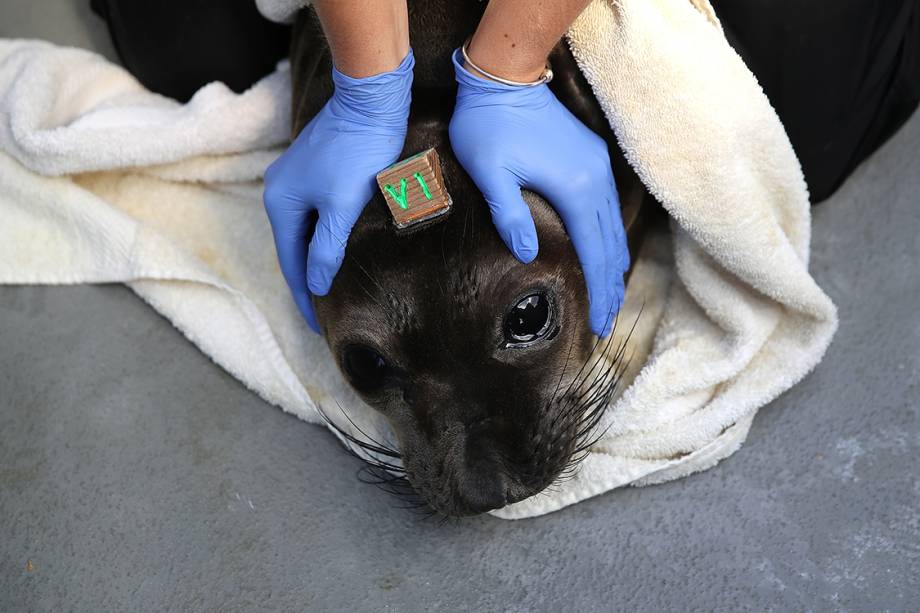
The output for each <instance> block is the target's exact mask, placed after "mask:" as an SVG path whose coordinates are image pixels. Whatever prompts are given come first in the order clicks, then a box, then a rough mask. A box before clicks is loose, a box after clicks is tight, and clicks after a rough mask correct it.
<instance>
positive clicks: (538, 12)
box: [468, 0, 590, 81]
mask: <svg viewBox="0 0 920 613" xmlns="http://www.w3.org/2000/svg"><path fill="white" fill-rule="evenodd" d="M589 1H590V0H491V2H489V6H488V7H486V11H485V14H484V15H483V16H482V21H480V22H479V27H478V28H477V29H476V33H475V34H474V35H473V39H472V40H471V41H470V46H469V48H468V52H469V56H470V59H471V60H472V61H473V63H474V64H476V65H477V66H480V67H482V69H483V70H487V71H489V72H490V73H492V74H494V75H496V76H499V77H502V78H503V79H511V80H513V81H533V80H535V79H537V78H539V77H540V75H541V74H542V73H543V68H544V66H545V64H546V58H547V56H548V55H549V53H550V51H552V49H553V47H554V46H556V43H557V42H559V39H560V38H562V35H563V34H565V31H566V30H567V29H568V28H569V26H570V25H572V22H573V21H575V19H576V18H577V17H578V15H580V14H581V12H582V11H583V10H584V8H585V7H586V6H587V5H588V2H589Z"/></svg>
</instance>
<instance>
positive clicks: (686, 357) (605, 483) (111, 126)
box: [0, 0, 837, 518]
mask: <svg viewBox="0 0 920 613" xmlns="http://www.w3.org/2000/svg"><path fill="white" fill-rule="evenodd" d="M288 4H291V3H290V2H288ZM292 6H293V5H292ZM276 16H278V15H276ZM569 41H570V44H571V46H572V48H573V51H574V53H575V56H576V58H577V59H578V61H579V63H580V65H581V67H582V69H583V70H584V72H585V74H586V75H587V77H588V80H589V81H590V82H591V84H592V86H593V87H594V89H595V92H596V93H597V95H598V98H599V99H600V100H601V103H602V106H603V107H604V109H605V111H606V112H607V114H608V117H609V119H610V121H611V124H612V126H613V127H614V129H615V131H616V133H617V135H618V137H619V139H620V142H621V144H622V145H623V147H624V149H625V151H626V154H627V157H628V159H629V160H630V162H631V163H632V164H633V166H634V167H635V168H636V169H637V171H638V172H639V174H640V176H641V177H642V179H643V181H644V182H645V183H646V185H647V186H648V187H649V189H650V190H651V191H652V192H653V193H654V194H655V195H656V196H657V197H658V198H659V200H660V201H661V202H662V203H663V204H664V206H665V207H666V208H667V210H668V212H669V213H670V214H671V216H672V218H673V220H674V221H673V222H672V236H673V241H672V243H671V245H670V249H669V250H668V249H665V250H664V251H665V254H664V255H663V256H662V255H660V254H659V255H655V254H654V253H652V255H650V256H648V257H641V258H640V261H639V262H637V264H636V272H635V274H634V277H633V280H632V281H631V284H630V289H629V292H628V295H627V305H626V307H625V308H624V319H625V321H627V322H628V321H630V319H631V316H632V314H633V313H635V312H636V310H637V303H638V302H641V300H642V299H643V298H645V297H646V296H651V297H652V301H651V308H650V309H647V311H646V315H644V316H643V325H644V326H646V329H647V330H646V332H645V333H640V334H639V335H638V336H637V337H636V338H635V341H634V342H635V345H636V347H637V350H638V354H639V358H640V359H639V360H638V365H640V366H642V370H641V372H640V373H639V374H638V376H637V377H636V378H635V379H634V381H633V382H632V384H631V385H630V386H629V388H628V389H627V390H626V391H625V392H624V393H623V395H622V396H621V397H619V398H618V399H617V400H616V401H615V403H614V405H613V406H612V407H611V408H610V410H609V411H608V412H607V417H606V423H605V424H604V425H608V426H609V430H608V431H607V434H606V435H605V436H604V438H603V439H602V440H601V441H600V442H599V443H598V444H597V445H596V447H595V448H594V449H593V450H592V453H591V454H590V455H589V457H588V458H587V459H586V460H585V462H584V463H583V464H582V467H581V469H580V471H579V472H578V473H577V475H576V477H575V478H574V479H572V480H570V481H567V482H565V483H563V484H562V485H561V486H560V487H559V489H558V490H555V491H553V492H545V493H542V494H540V495H537V496H535V497H533V498H531V499H529V500H526V501H523V502H521V503H518V504H515V505H512V506H510V507H507V508H505V509H502V510H500V511H498V512H496V513H495V514H496V515H498V516H500V517H506V518H519V517H526V516H532V515H539V514H542V513H547V512H549V511H552V510H555V509H558V508H561V507H563V506H565V505H568V504H572V503H574V502H577V501H579V500H582V499H584V498H587V497H589V496H593V495H596V494H599V493H601V492H604V491H606V490H609V489H611V488H614V487H618V486H622V485H626V484H645V483H653V482H660V481H665V480H668V479H674V478H677V477H680V476H684V475H687V474H689V473H691V472H694V471H698V470H702V469H704V468H707V467H710V466H712V465H713V464H715V463H716V462H717V461H718V460H720V459H721V458H724V457H726V456H727V455H729V454H731V453H732V452H734V451H735V450H736V449H737V448H738V447H739V446H740V444H741V443H742V442H743V440H744V438H745V436H746V435H747V432H748V428H749V427H750V424H751V421H752V419H753V417H754V414H755V412H756V411H757V409H758V408H759V407H761V406H763V405H764V404H766V403H767V402H769V401H770V400H771V399H772V398H774V397H776V396H777V395H778V394H780V393H782V392H783V391H784V390H786V389H788V388H789V387H790V386H792V385H793V384H795V383H796V382H797V381H798V380H800V379H801V378H802V377H803V376H805V374H807V373H808V372H809V371H810V370H811V369H812V368H813V367H814V366H815V364H817V363H818V361H819V360H820V359H821V357H822V355H823V353H824V351H825V349H826V348H827V345H828V344H829V342H830V340H831V338H832V336H833V333H834V330H835V329H836V325H837V317H836V311H835V308H834V305H833V304H832V303H831V301H830V300H829V299H828V298H827V296H825V294H824V293H823V292H822V291H821V289H820V288H818V287H817V285H816V284H815V283H814V281H813V280H812V278H811V277H810V276H809V274H808V269H807V267H808V250H809V238H810V233H811V226H810V211H809V204H808V196H807V193H806V189H805V184H804V181H803V179H802V175H801V171H800V168H799V165H798V163H797V161H796V158H795V156H794V154H793V152H792V149H791V147H790V145H789V142H788V139H787V138H786V136H785V134H784V132H783V129H782V126H781V125H780V122H779V121H778V119H777V117H776V115H775V113H774V112H773V110H772V109H771V108H770V105H769V103H768V102H767V100H766V98H765V97H764V95H763V93H762V92H761V90H760V88H759V87H758V86H757V83H756V81H755V79H754V77H753V76H752V75H751V74H750V72H749V71H748V70H747V69H746V68H745V67H744V65H743V64H742V62H741V60H740V59H739V58H738V57H737V56H736V55H735V53H734V52H733V51H732V50H731V49H730V48H729V46H728V45H727V43H726V42H725V40H724V38H723V36H722V34H721V31H720V29H719V27H718V24H717V22H716V21H715V17H714V15H713V13H712V11H711V9H710V8H709V5H708V3H707V2H705V1H704V0H695V1H694V2H692V3H691V2H688V0H618V1H617V2H611V0H595V1H594V3H593V4H591V5H590V6H589V8H588V9H587V10H586V11H585V13H584V14H583V15H582V16H581V17H580V18H579V19H578V21H577V22H576V23H575V24H574V25H573V27H572V29H571V31H570V32H569ZM288 81H289V79H288V74H287V72H286V68H285V67H283V66H282V67H281V68H279V71H278V72H277V73H276V74H273V75H271V76H269V77H267V78H266V79H265V80H263V81H262V82H260V83H259V84H258V85H256V86H255V87H254V88H253V89H252V90H250V91H248V92H246V93H244V94H242V95H234V94H233V93H232V92H230V91H229V90H227V89H226V88H224V87H222V86H221V85H216V84H212V85H210V86H208V87H206V88H203V89H202V90H201V91H200V92H199V93H198V94H197V95H196V96H195V98H193V99H192V101H191V102H189V103H188V104H187V105H185V106H181V105H179V104H178V103H175V102H172V101H170V100H166V99H164V98H161V97H159V96H156V95H153V94H150V93H148V92H145V91H144V90H142V89H141V88H140V86H139V85H137V84H136V82H135V81H134V80H133V79H132V78H131V77H130V76H129V75H127V74H126V73H124V71H122V70H121V69H119V68H117V67H114V66H111V65H109V64H106V63H105V62H104V60H102V59H101V58H98V57H96V56H93V55H92V54H89V53H86V52H82V51H76V50H71V49H56V48H54V47H51V46H50V45H46V44H42V43H36V42H8V41H7V42H0V91H2V92H3V94H0V96H2V98H0V116H2V120H0V147H2V150H3V151H4V152H5V153H4V154H0V282H2V283H83V282H107V281H121V282H126V283H128V284H129V285H130V286H131V287H132V288H133V289H134V290H135V291H136V292H137V293H138V294H140V295H141V296H142V297H143V298H144V299H145V300H147V301H148V302H149V303H150V304H151V305H153V306H154V308H156V309H157V310H158V311H160V312H161V313H163V314H164V315H165V316H166V317H167V318H169V319H170V320H171V321H172V322H173V323H174V324H175V325H176V326H177V327H179V328H180V329H181V330H183V332H185V334H186V335H187V336H188V337H189V338H190V339H191V340H192V341H193V342H195V343H196V344H197V345H198V346H199V347H201V348H202V350H203V351H205V352H206V353H207V354H208V355H210V356H211V357H212V358H213V359H214V360H215V361H216V362H217V363H218V364H220V365H221V366H223V367H224V368H226V369H227V370H228V371H230V372H231V373H232V374H233V375H234V376H236V377H238V378H239V379H240V380H242V381H243V382H244V383H246V385H248V386H249V387H251V388H252V389H254V390H255V391H257V392H258V393H259V394H260V395H262V396H263V397H264V398H266V399H267V400H268V401H270V402H273V403H276V404H278V405H279V406H281V407H282V408H284V409H285V410H287V411H290V412H292V413H294V414H296V415H298V416H300V417H302V418H303V419H306V420H308V421H317V416H316V413H315V406H316V404H320V406H322V407H323V408H324V409H325V410H326V411H327V412H328V413H330V414H332V415H335V414H336V413H337V408H336V403H335V401H334V400H337V401H338V402H340V403H341V404H342V405H343V406H345V407H348V408H349V409H350V411H351V413H352V414H353V415H356V416H357V418H358V420H359V423H361V424H362V426H363V427H364V428H365V429H368V428H369V429H371V430H373V431H375V432H379V431H380V430H378V428H380V427H381V425H382V424H381V421H382V420H381V419H380V418H379V417H377V416H376V415H375V414H374V413H373V412H372V411H370V410H369V409H366V408H363V407H362V406H361V404H360V403H359V401H358V400H357V398H356V397H355V396H354V394H352V393H351V392H350V391H349V389H348V388H347V387H346V386H345V385H344V383H343V382H342V379H341V377H340V376H339V375H338V373H337V372H336V369H335V367H334V365H333V363H332V360H331V359H330V356H329V355H328V350H327V349H326V348H325V345H324V343H323V341H322V340H321V339H319V338H317V337H315V336H313V335H311V334H310V333H309V332H308V330H307V329H306V326H305V324H303V323H302V322H301V320H300V318H299V316H298V314H297V312H296V309H295V307H294V305H293V303H292V301H291V300H290V298H289V297H288V293H287V289H286V287H285V286H284V282H283V280H282V278H281V276H280V273H279V271H278V267H277V263H276V262H275V255H274V252H273V248H272V242H271V237H270V232H269V228H268V223H267V221H266V220H265V218H264V213H263V211H262V206H261V201H260V187H259V184H258V182H257V180H258V178H259V177H260V175H261V172H262V170H263V169H264V167H265V166H266V165H267V163H268V161H269V160H270V159H272V157H273V156H274V155H276V154H277V153H278V149H272V147H278V146H281V145H282V144H283V143H284V140H285V137H286V131H287V124H288V113H289V106H288V97H289V93H290V92H289V82H288ZM92 171H99V172H92ZM55 175H56V176H57V177H55ZM657 248H658V250H659V252H660V245H657ZM655 249H656V245H655V243H654V242H653V243H652V244H651V246H650V249H649V250H648V251H649V252H654V251H655ZM671 256H672V257H673V262H674V264H673V271H674V274H673V276H669V272H670V270H671V267H670V266H669V265H668V264H667V262H668V261H669V257H671ZM668 279H672V282H671V283H670V288H669V291H668V292H667V294H666V295H667V303H666V304H665V305H664V307H663V314H662V315H661V317H660V325H658V327H657V332H656V333H655V335H654V345H653V347H652V348H651V354H650V355H649V356H648V359H647V360H645V359H642V358H643V354H644V350H643V346H644V345H645V344H648V343H650V341H651V335H652V332H653V331H654V327H655V324H657V323H658V322H659V317H658V316H657V315H656V314H655V311H656V306H657V305H656V303H655V298H656V296H659V297H663V296H664V295H665V292H663V291H662V289H661V287H660V285H661V283H663V282H667V281H668ZM656 284H657V285H656Z"/></svg>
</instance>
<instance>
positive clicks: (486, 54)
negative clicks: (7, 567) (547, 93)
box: [465, 30, 547, 83]
mask: <svg viewBox="0 0 920 613" xmlns="http://www.w3.org/2000/svg"><path fill="white" fill-rule="evenodd" d="M466 53H467V56H468V57H469V58H470V60H471V61H472V62H473V63H474V64H475V65H476V66H470V65H469V63H468V62H467V63H465V67H466V68H468V69H471V72H473V71H475V73H476V74H477V75H481V76H482V77H484V78H487V79H490V80H493V79H491V78H490V77H489V75H488V74H485V73H484V72H482V71H479V70H477V69H476V67H477V66H478V67H481V68H482V69H483V70H484V71H488V72H489V73H491V74H493V75H495V76H497V77H500V78H502V79H507V80H509V81H517V82H520V83H530V82H533V81H536V80H538V79H539V78H540V77H541V76H542V75H543V73H544V70H545V69H546V60H547V54H546V53H544V52H543V51H542V50H541V49H538V48H536V47H533V46H528V45H526V44H523V43H522V44H521V45H519V46H518V45H517V44H516V43H507V41H496V40H495V39H494V37H492V36H490V35H489V34H488V33H485V34H483V33H481V32H480V31H478V30H477V32H476V33H475V34H473V37H472V38H471V39H470V41H469V43H468V44H467V46H466Z"/></svg>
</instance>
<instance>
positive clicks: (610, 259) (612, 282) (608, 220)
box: [597, 203, 622, 336]
mask: <svg viewBox="0 0 920 613" xmlns="http://www.w3.org/2000/svg"><path fill="white" fill-rule="evenodd" d="M597 217H598V222H599V223H600V226H601V236H602V237H603V241H604V262H605V264H606V270H605V272H604V275H605V277H606V279H607V301H608V307H607V313H606V314H605V315H604V318H605V320H604V331H603V333H601V336H607V335H608V334H610V331H611V330H612V329H613V317H614V315H616V313H617V311H618V310H619V308H620V294H619V292H618V287H617V276H618V275H619V276H620V277H622V274H621V273H620V267H619V261H618V260H619V256H618V254H617V249H618V245H617V239H616V235H615V232H614V229H613V217H612V215H611V211H610V207H609V206H607V205H606V203H605V204H604V205H602V206H601V208H600V210H599V211H598V212H597Z"/></svg>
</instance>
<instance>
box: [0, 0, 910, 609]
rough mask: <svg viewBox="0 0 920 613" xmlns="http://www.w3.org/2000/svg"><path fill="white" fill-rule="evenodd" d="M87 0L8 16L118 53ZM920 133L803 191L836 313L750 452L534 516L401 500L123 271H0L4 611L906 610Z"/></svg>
mask: <svg viewBox="0 0 920 613" xmlns="http://www.w3.org/2000/svg"><path fill="white" fill-rule="evenodd" d="M75 1H76V0H55V2H51V1H50V0H49V1H47V2H45V1H43V2H41V3H37V2H31V1H30V0H16V1H11V0H5V2H4V3H3V4H2V6H0V35H4V36H9V35H19V36H27V35H28V36H40V37H43V38H49V39H52V40H55V41H56V42H64V43H71V44H80V45H84V46H90V47H93V48H102V49H104V50H105V49H108V52H110V48H108V47H106V41H105V39H104V36H102V34H101V32H102V31H101V30H100V29H99V28H98V27H97V24H94V23H93V22H92V18H91V17H89V16H88V15H86V14H85V11H80V10H75V9H74V6H75V4H74V2H75ZM17 20H18V21H17ZM68 20H69V21H68ZM918 148H920V115H918V116H915V117H914V119H913V120H912V121H911V123H910V124H909V125H908V126H907V127H906V128H905V129H903V130H902V131H901V132H900V133H899V134H898V135H897V136H896V137H895V138H894V140H893V141H892V142H890V143H889V144H888V145H886V146H885V148H884V149H883V150H882V151H880V152H879V153H878V154H877V155H876V156H874V157H873V158H872V159H871V160H870V161H869V162H868V163H866V164H865V165H863V166H862V167H861V168H860V169H859V170H858V171H857V172H856V173H855V175H854V176H853V177H852V179H851V180H850V181H849V182H848V183H847V184H846V185H845V186H844V188H843V189H842V190H841V191H840V192H839V193H838V194H837V195H836V196H835V197H834V198H833V199H832V200H831V201H829V202H827V203H825V204H823V205H821V206H820V207H819V208H817V209H816V210H815V232H814V252H813V269H814V271H815V274H816V277H817V279H818V281H819V282H820V283H821V285H822V286H823V287H824V288H825V289H826V290H827V292H828V293H829V294H830V295H831V296H832V297H833V298H834V300H835V301H836V302H837V304H838V305H839V307H840V314H841V326H840V332H839V333H838V335H837V338H836V340H835V341H834V344H833V345H832V346H831V348H830V350H829V352H828V354H827V357H826V359H825V360H824V362H823V363H822V364H821V365H820V366H819V367H818V368H817V370H816V371H815V372H814V373H813V374H812V375H811V376H810V377H808V378H807V379H806V380H805V381H804V382H802V383H801V384H800V385H799V386H797V387H796V388H794V389H793V390H791V391H790V392H789V393H787V394H785V395H784V396H782V397H781V398H779V399H778V400H777V401H776V402H774V403H773V404H772V405H771V406H769V407H767V408H765V409H764V410H763V411H762V413H761V415H760V416H759V417H758V418H757V420H756V421H755V423H754V427H753V429H752V431H751V433H750V437H749V439H748V442H747V443H746V444H745V446H744V447H743V448H742V450H741V451H740V452H739V453H738V454H736V455H735V456H733V457H732V458H731V459H729V460H727V461H725V462H723V463H722V464H720V465H719V466H717V467H716V468H714V469H712V470H710V471H708V472H705V473H702V474H700V475H697V476H694V477H691V478H688V479H684V480H681V481H678V482H674V483H669V484H665V485H661V486H655V487H650V488H644V489H624V490H617V491H614V492H611V493H609V494H607V495H604V496H601V497H598V498H595V499H593V500H589V501H587V502H584V503H582V504H579V505H576V506H575V507H570V508H568V509H566V510H564V511H561V512H558V513H555V514H552V515H549V516H546V517H542V518H537V519H534V520H527V521H521V522H506V521H502V520H497V519H493V518H490V517H482V518H476V519H472V520H467V521H462V522H457V523H448V524H444V525H441V524H438V523H436V522H432V521H423V520H421V519H419V518H417V517H415V516H413V515H411V514H409V513H408V512H406V511H402V510H399V509H396V508H394V506H393V505H394V501H393V500H391V499H390V498H389V497H388V496H387V495H386V494H384V493H382V492H379V491H377V490H375V489H374V488H372V487H370V486H365V485H361V484H360V483H358V482H357V480H356V479H355V471H356V470H357V469H358V463H357V462H356V461H354V460H352V459H351V458H349V457H347V456H346V455H345V453H344V452H343V451H342V450H341V448H340V447H339V445H338V444H337V443H336V442H335V441H334V440H333V438H332V437H331V436H330V435H329V434H328V433H327V432H325V431H323V430H321V429H320V428H318V427H315V426H310V425H307V424H304V423H302V422H299V421H298V420H296V419H294V418H292V417H290V416H288V415H285V414H283V413H281V411H279V410H277V409H275V408H272V407H270V406H268V405H266V404H265V403H264V402H262V401H261V400H259V399H258V398H256V397H255V396H254V395H253V394H251V393H250V392H248V391H247V390H246V389H244V388H243V386H242V385H240V384H239V383H238V382H236V381H235V380H234V379H232V378H231V377H230V376H229V375H227V374H226V373H224V372H223V371H222V370H220V369H219V368H218V367H216V366H215V365H214V364H213V363H211V362H210V361H209V360H208V359H207V358H206V357H205V356H203V355H202V354H201V353H199V352H198V351H197V350H196V349H195V348H194V347H193V346H192V345H190V344H189V343H188V342H187V341H186V340H185V339H184V338H183V337H182V336H181V335H180V334H179V333H178V332H176V331H175V330H174V329H173V328H172V327H171V326H170V325H169V324H168V323H167V322H166V321H165V320H163V319H162V318H160V317H159V316H158V315H157V314H156V313H155V312H153V311H152V310H151V309H150V308H148V307H147V306H146V305H144V304H143V303H142V302H141V301H140V300H139V299H138V298H137V297H135V296H134V295H133V294H132V293H131V292H130V291H129V290H127V289H126V288H124V287H122V286H93V287H88V286H84V287H64V288H61V287H58V288H47V287H2V288H0V611H30V610H37V611H59V610H73V611H100V610H144V611H146V610H150V611H159V610H221V611H248V610H292V609H295V610H303V609H308V610H316V611H334V610H342V609H347V610H353V611H366V610H367V611H369V610H394V611H422V610H432V609H435V608H438V609H445V610H472V611H480V610H508V611H560V610H589V611H593V610H642V611H661V610H739V609H740V610H745V609H748V610H750V609H753V610H765V609H774V610H852V611H878V610H917V609H918V608H920V580H918V577H920V471H918V469H920V460H918V458H920V417H918V404H920V355H918V353H920V317H918V314H917V313H918V305H920V273H918V270H917V266H918V263H920V241H918V240H917V235H918V233H920V202H918V200H920V196H918V192H920V156H918V150H920V149H918Z"/></svg>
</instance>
